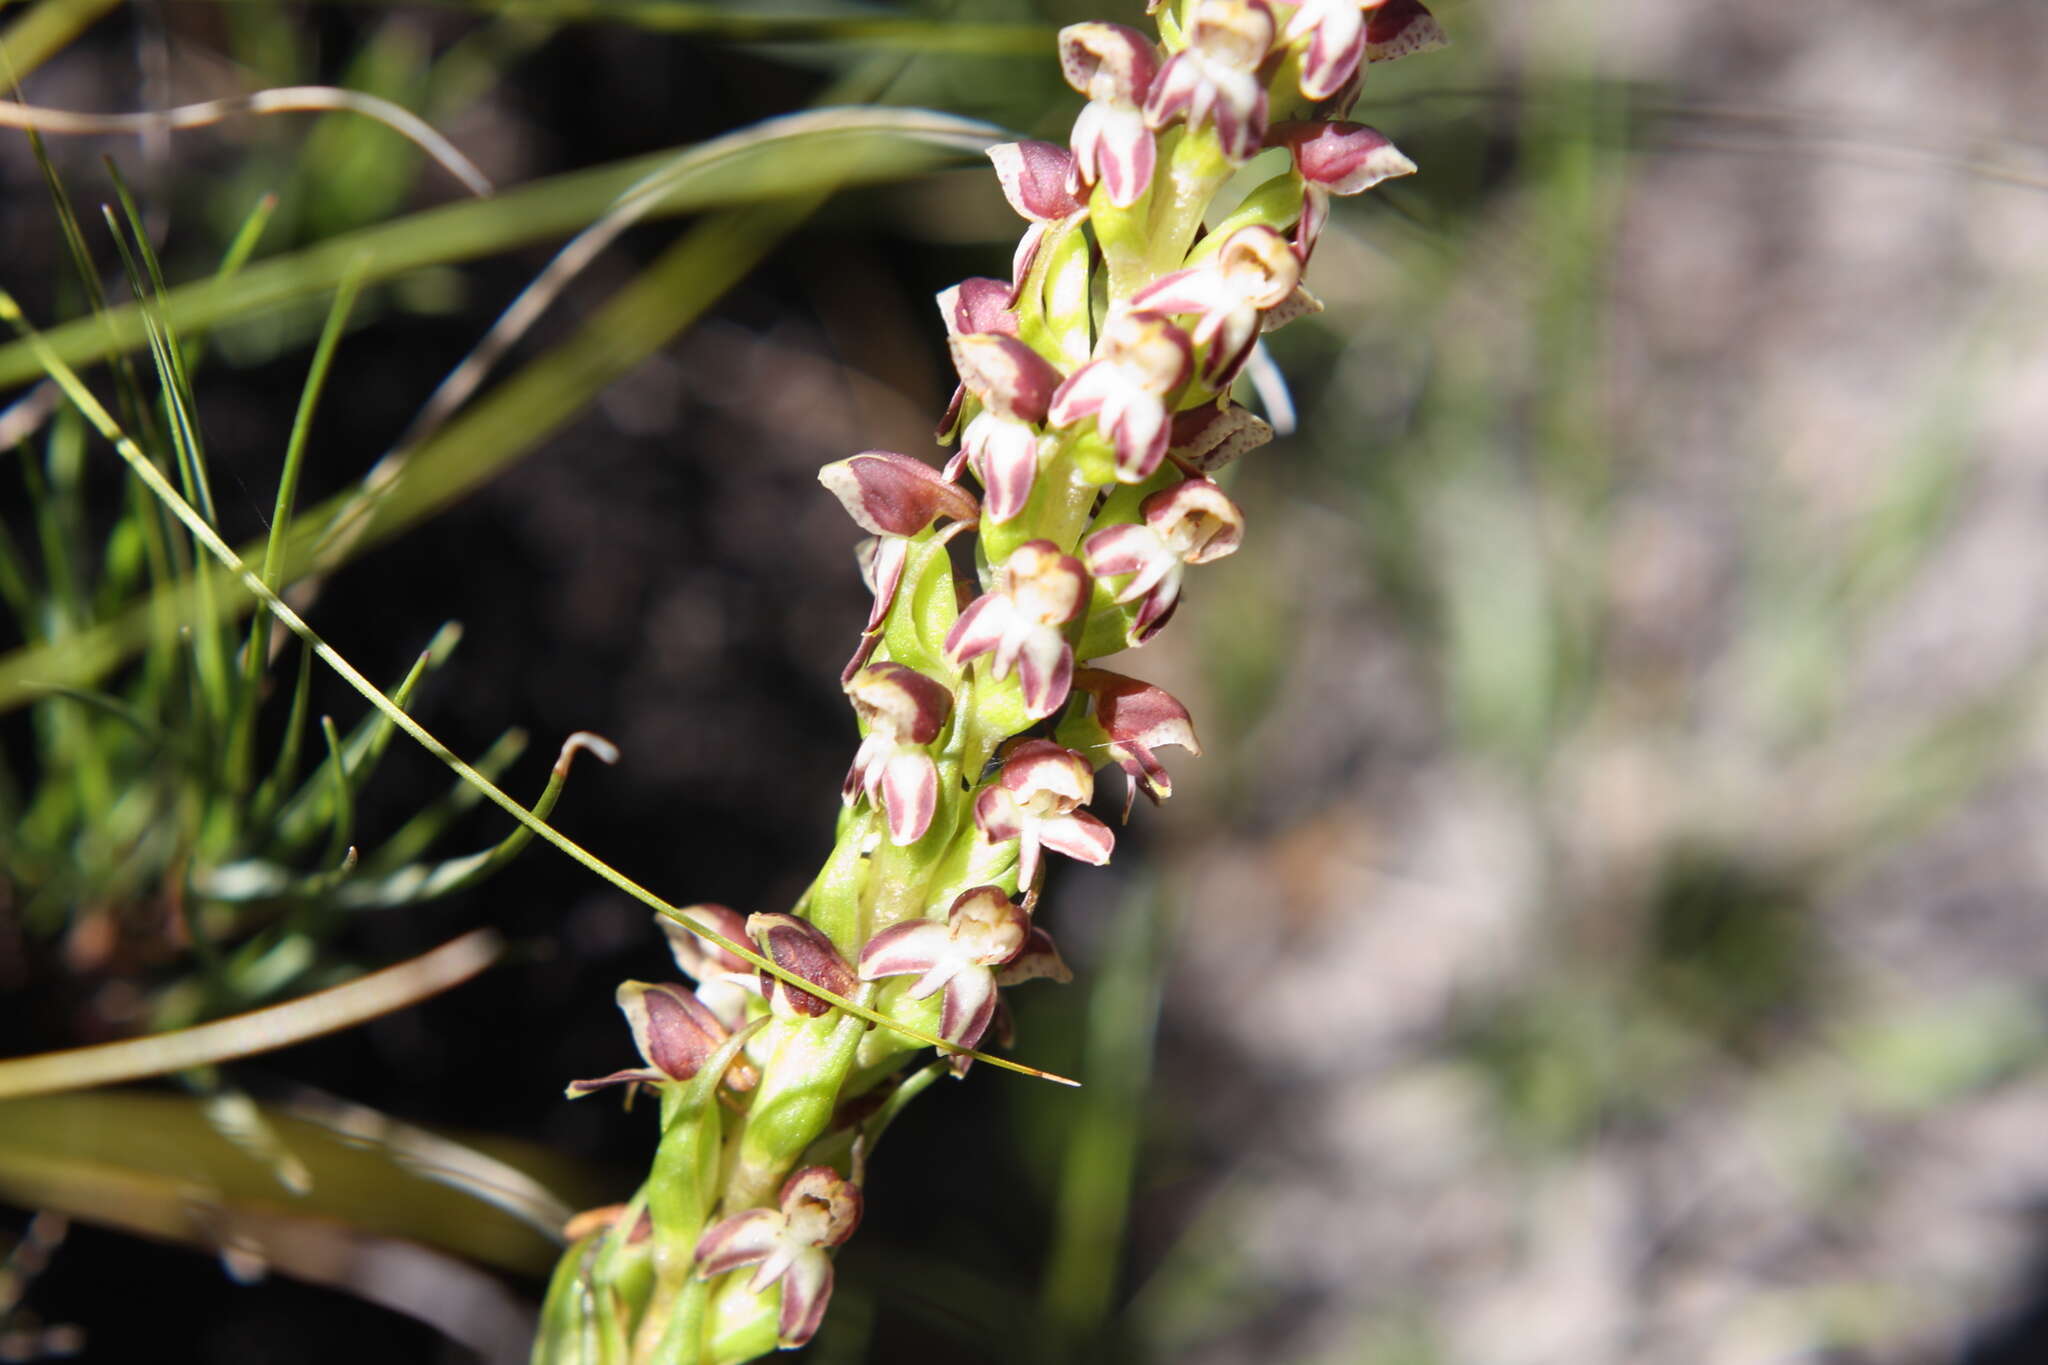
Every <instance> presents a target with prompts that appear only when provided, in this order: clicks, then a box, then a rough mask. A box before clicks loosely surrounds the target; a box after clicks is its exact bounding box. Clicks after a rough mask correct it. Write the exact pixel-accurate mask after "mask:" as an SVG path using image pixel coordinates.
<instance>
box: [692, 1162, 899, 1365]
mask: <svg viewBox="0 0 2048 1365" xmlns="http://www.w3.org/2000/svg"><path fill="white" fill-rule="evenodd" d="M860 1211H861V1198H860V1187H859V1186H858V1185H855V1184H854V1183H853V1182H852V1181H850V1180H846V1179H843V1178H842V1177H841V1176H840V1174H839V1172H837V1171H835V1170H833V1169H832V1168H831V1167H830V1166H806V1167H804V1168H803V1169H802V1170H800V1171H798V1172H797V1173H796V1174H794V1175H792V1176H790V1178H789V1181H788V1183H786V1184H785V1185H783V1187H782V1195H781V1197H780V1199H779V1200H778V1201H777V1207H775V1208H772V1209H748V1210H747V1211H746V1212H744V1213H736V1214H734V1215H733V1216H732V1217H730V1218H727V1219H724V1220H722V1221H721V1222H719V1223H717V1224H716V1225H714V1226H713V1227H712V1228H711V1229H710V1230H709V1231H707V1232H706V1233H705V1234H704V1236H703V1237H702V1238H701V1239H699V1241H698V1242H697V1253H696V1256H697V1278H699V1279H703V1280H708V1279H711V1278H712V1277H713V1276H717V1275H723V1274H725V1273H726V1272H728V1271H732V1270H738V1269H740V1268H741V1267H743V1266H750V1265H751V1266H756V1267H758V1268H757V1269H756V1270H755V1271H754V1274H753V1276H752V1278H751V1279H749V1280H748V1281H747V1292H748V1293H750V1294H764V1293H766V1292H767V1291H768V1289H769V1288H770V1287H771V1286H773V1285H775V1284H777V1283H780V1284H781V1285H782V1308H781V1312H780V1313H779V1314H778V1316H777V1320H776V1333H775V1341H776V1344H777V1345H778V1346H781V1347H782V1348H783V1349H785V1350H789V1349H792V1348H794V1347H798V1346H801V1345H803V1344H804V1343H805V1342H807V1341H809V1340H810V1339H811V1338H812V1337H813V1336H815V1335H816V1334H817V1331H818V1324H820V1323H822V1322H823V1321H824V1320H825V1305H826V1304H827V1303H828V1302H829V1301H830V1300H831V1298H832V1258H831V1257H830V1256H827V1255H826V1254H825V1248H827V1247H836V1246H838V1245H839V1244H840V1243H841V1242H844V1241H845V1240H846V1239H847V1238H849V1237H851V1236H853V1230H854V1229H855V1228H856V1227H858V1226H860Z"/></svg>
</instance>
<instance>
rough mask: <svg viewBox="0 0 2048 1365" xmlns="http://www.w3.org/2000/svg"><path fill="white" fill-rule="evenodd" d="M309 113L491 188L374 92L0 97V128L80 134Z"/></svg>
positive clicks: (482, 192)
mask: <svg viewBox="0 0 2048 1365" xmlns="http://www.w3.org/2000/svg"><path fill="white" fill-rule="evenodd" d="M309 113H349V114H360V115H362V116H363V117H364V118H368V119H374V120H376V121H377V122H378V123H381V124H383V125H384V126H385V127H387V128H389V129H391V131H392V132H394V133H397V134H398V135H399V136H400V137H403V138H404V139H405V140H406V141H408V142H410V143H412V144H413V145H414V146H416V147H418V148H419V149H420V150H421V151H423V152H425V153H426V154H427V155H428V156H430V157H432V158H433V159H434V161H435V162H436V163H437V164H439V165H440V167H441V168H442V169H443V170H445V171H447V172H448V174H450V175H452V176H454V177H455V178H456V179H457V180H459V181H461V182H462V187H463V188H464V189H466V190H468V191H469V192H470V193H471V194H473V195H476V196H477V197H479V198H482V197H484V196H486V195H488V194H490V193H491V191H492V188H493V187H492V185H491V182H490V178H489V177H488V176H486V175H485V174H484V173H483V172H482V171H480V170H478V169H477V168H476V163H475V162H473V161H471V160H470V159H469V158H468V157H466V156H464V155H463V154H462V152H461V151H460V150H459V149H458V148H457V147H456V146H455V144H454V143H452V142H450V141H449V140H448V139H447V138H445V137H442V136H441V135H440V134H439V133H437V132H435V131H434V129H433V128H432V127H431V126H430V125H429V124H428V123H427V122H426V120H424V119H422V118H421V117H420V116H419V115H417V114H415V113H413V112H412V111H411V110H409V109H406V108H405V107H403V106H402V105H398V104H394V103H392V102H391V101H390V100H387V99H383V98H380V97H379V96H376V95H370V94H365V93H364V92H362V91H360V90H342V89H339V88H337V87H335V86H331V85H292V86H284V87H281V88H279V89H276V90H258V91H256V92H254V93H253V94H248V95H230V96H229V97H227V98H226V99H218V100H207V101H205V102H204V103H201V104H185V105H180V106H178V107H177V108H175V109H150V110H144V111H143V112H141V113H136V114H80V113H74V112H72V111H71V110H68V109H47V108H43V107H41V106H38V105H30V104H17V103H16V102H14V101H13V100H0V127H4V128H26V129H33V130H35V131H37V132H43V133H57V134H82V135H105V134H108V133H116V134H118V133H154V132H175V131H178V130H181V129H186V128H205V127H209V126H211V125H213V124H216V123H219V122H221V121H222V120H223V119H228V118H233V117H234V116H235V115H237V114H309Z"/></svg>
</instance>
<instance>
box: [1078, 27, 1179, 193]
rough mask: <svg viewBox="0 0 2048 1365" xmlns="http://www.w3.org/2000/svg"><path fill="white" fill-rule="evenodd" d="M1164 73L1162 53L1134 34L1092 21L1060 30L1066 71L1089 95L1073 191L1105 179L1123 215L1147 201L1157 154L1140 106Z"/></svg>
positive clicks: (1080, 119)
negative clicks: (1157, 79) (1154, 82)
mask: <svg viewBox="0 0 2048 1365" xmlns="http://www.w3.org/2000/svg"><path fill="white" fill-rule="evenodd" d="M1158 70H1159V57H1158V54H1157V52H1156V51H1155V50H1154V48H1153V46H1152V44H1151V42H1150V41H1149V40H1148V39H1147V38H1146V37H1145V35H1144V34H1142V33H1140V32H1138V31H1137V30H1136V29H1131V28H1125V27H1124V26H1123V25H1122V24H1092V23H1091V24H1069V25H1067V27H1065V28H1063V29H1061V30H1060V72H1061V74H1063V75H1064V76H1065V77H1066V78H1067V84H1068V85H1071V86H1073V87H1074V89H1076V90H1078V91H1080V92H1081V93H1082V94H1084V95H1086V96H1087V97H1088V104H1087V106H1086V107H1085V108H1083V109H1082V110H1081V114H1080V117H1078V118H1076V119H1075V120H1074V133H1073V137H1072V139H1071V141H1072V143H1073V148H1074V170H1073V179H1072V180H1071V181H1070V182H1069V183H1068V188H1069V189H1072V190H1074V191H1075V192H1076V193H1079V192H1080V191H1081V190H1082V189H1083V188H1084V187H1086V186H1090V185H1093V184H1095V183H1096V182H1097V181H1100V182H1101V184H1102V187H1103V188H1104V189H1106V190H1107V191H1109V202H1110V203H1112V204H1114V205H1116V206H1117V207H1118V208H1120V209H1127V208H1129V207H1130V206H1131V205H1133V204H1135V203H1137V202H1138V200H1139V199H1141V198H1143V197H1144V194H1145V191H1146V190H1147V189H1148V188H1150V186H1151V184H1152V170H1153V167H1154V165H1155V164H1156V162H1157V160H1158V152H1157V150H1156V148H1155V147H1154V144H1153V141H1152V130H1151V128H1149V127H1148V126H1146V123H1145V113H1144V110H1143V109H1142V108H1141V106H1142V105H1143V104H1144V102H1145V96H1146V95H1147V93H1149V92H1150V90H1151V89H1152V81H1153V78H1154V77H1155V76H1156V75H1157V74H1158Z"/></svg>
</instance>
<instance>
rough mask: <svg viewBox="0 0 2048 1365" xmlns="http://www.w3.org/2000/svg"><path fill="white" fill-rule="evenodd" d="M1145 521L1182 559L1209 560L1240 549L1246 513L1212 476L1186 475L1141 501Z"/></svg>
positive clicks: (1190, 560) (1194, 561)
mask: <svg viewBox="0 0 2048 1365" xmlns="http://www.w3.org/2000/svg"><path fill="white" fill-rule="evenodd" d="M1139 510H1140V511H1141V512H1142V513H1143V514H1144V517H1145V523H1146V524H1147V525H1148V526H1150V527H1151V528H1152V529H1153V530H1154V531H1155V532H1157V533H1158V535H1159V538H1160V539H1161V540H1163V541H1164V542H1165V543H1166V545H1167V547H1168V548H1169V549H1171V550H1172V551H1173V552H1174V553H1175V554H1177V555H1178V556H1179V557H1180V559H1181V561H1182V562H1183V563H1187V564H1208V563H1210V562H1212V561H1214V560H1218V559H1222V558H1223V557H1224V556H1226V555H1228V554H1231V553H1232V552H1233V551H1235V550H1236V549H1237V546H1238V542H1239V541H1240V540H1242V539H1243V538H1244V513H1242V512H1240V511H1239V510H1238V508H1237V504H1236V503H1234V502H1232V501H1231V500H1230V498H1229V496H1228V495H1227V494H1225V493H1224V491H1223V490H1222V489H1221V488H1220V487H1218V486H1217V485H1216V484H1215V483H1214V482H1213V481H1212V480H1209V479H1187V480H1184V481H1182V482H1180V483H1177V484H1175V485H1174V486H1173V487H1171V488H1165V489H1161V490H1160V491H1159V492H1157V493H1154V494H1153V495H1152V496H1150V497H1148V498H1146V499H1145V501H1144V502H1143V503H1141V504H1140V505H1139Z"/></svg>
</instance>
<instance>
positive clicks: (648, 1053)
mask: <svg viewBox="0 0 2048 1365" xmlns="http://www.w3.org/2000/svg"><path fill="white" fill-rule="evenodd" d="M618 999H619V1009H620V1010H621V1011H623V1012H624V1013H625V1016H626V1019H627V1022H628V1023H630V1024H631V1025H632V1026H633V1041H634V1042H635V1043H637V1044H638V1045H639V1047H640V1055H641V1056H643V1057H645V1058H646V1059H647V1062H648V1064H649V1065H651V1066H653V1067H654V1068H655V1069H656V1070H658V1071H661V1072H663V1073H664V1074H666V1075H667V1076H669V1077H670V1078H672V1079H674V1080H678V1081H686V1080H688V1079H690V1077H692V1076H694V1075H696V1074H697V1071H698V1068H700V1067H702V1066H703V1065H704V1063H705V1061H706V1060H707V1059H708V1058H709V1057H710V1056H711V1054H712V1053H714V1052H716V1051H718V1047H719V1044H721V1043H723V1042H724V1041H725V1039H726V1031H725V1025H724V1024H721V1023H720V1022H719V1021H718V1016H717V1015H715V1014H713V1013H712V1012H711V1011H710V1009H709V1008H707V1007H706V1006H705V1004H704V1002H703V1001H701V1000H699V999H698V998H697V997H696V996H694V995H692V994H691V993H690V992H688V991H686V990H684V989H683V988H682V987H681V986H672V985H668V984H666V983H664V984H661V985H655V986H649V985H646V984H643V983H642V982H638V981H627V982H624V983H622V984H621V985H620V986H619V991H618Z"/></svg>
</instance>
